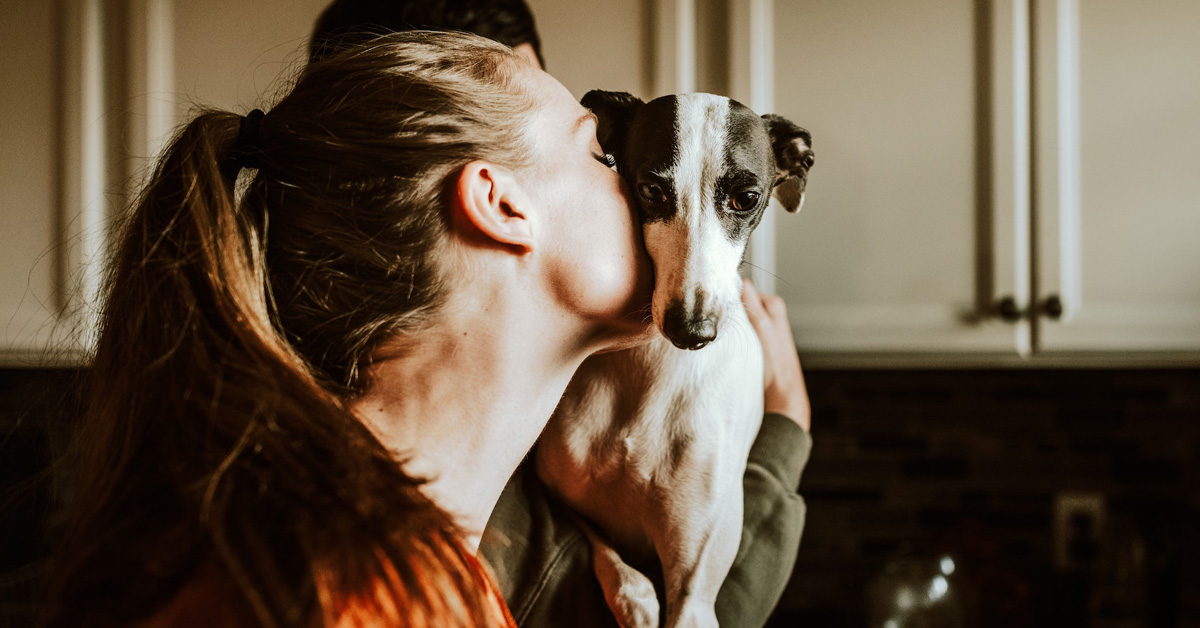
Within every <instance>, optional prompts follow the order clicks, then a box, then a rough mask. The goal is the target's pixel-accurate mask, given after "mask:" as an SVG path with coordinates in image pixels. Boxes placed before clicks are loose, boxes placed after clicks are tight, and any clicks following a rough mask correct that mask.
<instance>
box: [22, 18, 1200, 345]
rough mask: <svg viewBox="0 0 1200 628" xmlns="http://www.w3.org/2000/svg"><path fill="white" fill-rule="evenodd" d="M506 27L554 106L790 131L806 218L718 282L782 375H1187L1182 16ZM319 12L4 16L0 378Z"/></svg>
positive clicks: (774, 226)
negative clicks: (185, 157) (776, 338)
mask: <svg viewBox="0 0 1200 628" xmlns="http://www.w3.org/2000/svg"><path fill="white" fill-rule="evenodd" d="M529 2H530V5H531V6H532V8H533V10H534V12H535V14H536V15H537V18H538V23H539V28H540V31H541V34H542V38H543V47H544V53H545V58H546V60H547V65H548V70H549V71H550V72H551V73H552V74H554V75H555V76H556V77H558V78H559V79H560V80H561V81H562V82H563V83H564V84H565V85H566V86H567V88H568V89H569V90H570V91H571V92H572V93H573V94H574V95H576V96H581V95H582V94H583V93H584V92H586V91H587V90H588V89H592V88H603V89H612V90H625V91H630V92H633V93H635V94H637V95H639V96H643V97H647V98H648V97H653V96H655V95H658V94H663V93H669V92H681V91H711V92H717V93H726V94H729V95H731V96H733V97H735V98H737V99H739V100H741V101H743V102H745V103H746V104H747V105H749V106H751V107H752V108H754V109H755V110H757V111H759V112H767V111H771V112H775V113H779V114H781V115H784V116H787V117H788V118H790V119H792V120H793V121H795V122H797V123H799V124H801V125H803V126H806V127H807V128H809V129H810V130H811V131H812V132H813V135H814V138H815V148H816V152H817V165H816V167H815V169H814V171H813V174H812V181H811V185H810V188H809V194H808V200H807V202H806V205H805V208H804V210H803V211H802V212H801V213H800V214H799V215H797V216H792V215H788V214H784V213H783V212H781V211H779V210H778V209H775V210H772V211H771V212H769V213H768V215H767V216H766V217H765V218H764V221H763V223H762V225H761V226H760V228H759V230H758V231H757V232H756V233H755V235H754V237H753V240H752V244H751V247H750V251H749V252H748V256H747V262H748V263H747V264H746V269H747V273H748V274H750V275H751V276H753V277H754V278H755V279H756V280H757V281H758V282H759V283H760V284H761V285H763V287H764V288H765V289H768V290H773V291H776V292H778V293H780V294H781V295H783V296H784V298H785V299H786V300H787V302H788V310H789V314H790V317H791V322H792V325H793V330H794V332H795V335H796V339H797V343H798V345H799V347H800V349H801V351H802V353H803V354H804V356H805V359H806V362H807V363H808V364H809V365H811V366H822V365H823V366H871V367H875V366H889V365H903V366H914V365H918V366H937V365H972V366H996V365H1014V366H1022V365H1053V364H1060V363H1061V364H1072V365H1110V364H1149V363H1154V364H1168V365H1176V364H1191V365H1195V364H1200V246H1196V245H1195V244H1194V243H1195V241H1196V240H1197V239H1198V238H1197V236H1200V176H1198V175H1197V174H1196V173H1197V172H1200V152H1198V151H1196V150H1195V146H1197V145H1200V106H1198V104H1200V63H1197V60H1200V3H1196V2H1193V1H1191V0H1152V1H1140V0H974V1H972V2H963V1H961V0H654V1H653V2H647V1H645V0H586V1H585V0H529ZM325 4H326V1H325V0H304V1H303V2H293V1H287V0H262V1H259V2H254V3H246V2H241V1H235V0H209V1H201V0H175V1H171V0H122V1H120V2H102V1H101V0H57V1H56V2H40V1H39V2H35V1H34V0H13V1H12V2H7V3H4V5H3V7H2V8H0V12H2V13H0V35H2V37H0V47H2V49H0V52H2V53H3V56H2V57H0V73H2V74H0V79H3V81H4V84H5V85H6V89H5V90H4V91H3V93H0V107H2V108H3V109H2V112H3V114H4V115H3V116H0V138H3V142H4V148H5V150H4V151H3V153H2V154H0V160H2V161H0V164H2V169H0V171H2V172H3V173H4V174H5V181H4V184H3V185H2V186H0V261H3V266H2V267H0V268H2V270H0V361H3V362H5V363H9V364H13V363H16V364H21V363H26V362H27V361H28V360H30V359H36V360H39V361H45V359H46V358H47V356H49V357H51V358H53V359H56V360H58V361H62V360H66V361H71V360H78V359H79V356H83V355H86V351H87V347H88V342H89V340H88V339H89V334H88V330H90V329H91V328H92V321H93V319H94V314H93V311H94V304H95V298H96V296H95V295H96V293H97V290H98V286H99V277H100V269H101V268H102V262H103V259H104V254H105V251H106V250H107V247H108V245H109V240H110V236H109V230H110V227H109V225H110V224H111V223H112V222H113V220H114V218H116V217H119V216H120V214H121V212H122V211H123V209H124V207H125V206H126V205H127V204H128V202H129V198H130V194H131V193H132V191H134V190H136V189H137V187H138V186H139V184H140V181H141V180H142V177H144V174H145V172H146V169H147V168H148V165H149V164H150V163H151V161H152V158H153V156H154V155H155V154H156V153H157V151H158V150H160V148H161V146H162V145H163V143H164V142H165V141H166V139H167V138H168V137H169V136H170V135H171V133H172V131H173V130H174V129H175V128H176V127H177V126H178V125H179V124H181V123H182V122H184V121H186V120H187V119H188V117H189V116H190V114H191V112H192V111H193V110H194V108H195V107H196V106H197V105H211V106H216V107H220V108H226V109H231V110H234V111H241V112H244V111H248V110H249V109H251V108H253V107H255V106H264V105H269V102H270V98H271V96H272V94H271V91H270V90H272V89H273V88H275V87H277V86H278V85H279V83H278V82H277V80H278V79H279V77H280V76H282V75H286V74H287V73H289V72H292V71H295V70H297V69H299V67H300V66H301V65H302V63H303V59H304V45H305V43H306V41H307V35H308V32H309V29H310V28H311V24H312V21H313V19H314V18H315V16H316V15H317V14H318V13H319V11H320V10H321V9H322V8H323V7H324V6H325ZM10 86H11V88H8V87H10Z"/></svg>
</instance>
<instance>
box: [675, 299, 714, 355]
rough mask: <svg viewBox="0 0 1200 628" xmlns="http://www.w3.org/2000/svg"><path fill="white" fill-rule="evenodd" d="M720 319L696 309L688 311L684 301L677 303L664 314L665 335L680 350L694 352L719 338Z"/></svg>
mask: <svg viewBox="0 0 1200 628" xmlns="http://www.w3.org/2000/svg"><path fill="white" fill-rule="evenodd" d="M718 323H720V317H719V316H718V315H716V314H714V313H711V312H704V311H703V310H702V308H699V307H696V308H693V309H691V311H689V310H688V308H687V307H685V306H684V304H683V301H675V302H673V303H671V304H670V305H668V306H667V309H666V311H664V312H663V321H662V326H663V330H662V331H663V335H664V336H666V337H667V340H670V341H671V344H673V345H675V346H676V347H679V348H680V349H687V350H688V351H694V350H696V349H700V348H702V347H704V345H707V344H708V343H710V342H712V341H713V340H715V339H716V337H717V324H718Z"/></svg>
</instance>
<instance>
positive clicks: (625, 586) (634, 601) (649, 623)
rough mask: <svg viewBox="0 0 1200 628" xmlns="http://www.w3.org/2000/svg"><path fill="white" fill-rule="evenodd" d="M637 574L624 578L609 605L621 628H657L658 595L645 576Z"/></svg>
mask: <svg viewBox="0 0 1200 628" xmlns="http://www.w3.org/2000/svg"><path fill="white" fill-rule="evenodd" d="M627 569H628V567H627ZM631 571H632V570H631ZM637 575H638V577H637V578H625V580H624V582H622V584H621V587H620V588H619V589H618V590H617V593H616V595H615V596H613V599H612V600H611V601H610V602H609V606H610V607H611V608H612V611H613V615H614V616H615V617H616V618H617V624H618V625H620V626H621V628H658V618H659V607H658V595H657V594H655V592H654V585H653V584H650V581H649V580H647V579H646V577H645V576H642V574H640V573H638V574H637Z"/></svg>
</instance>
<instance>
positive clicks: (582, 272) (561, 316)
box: [353, 66, 654, 548]
mask: <svg viewBox="0 0 1200 628" xmlns="http://www.w3.org/2000/svg"><path fill="white" fill-rule="evenodd" d="M520 71H521V72H522V80H525V81H527V82H528V88H529V90H530V92H531V94H532V95H533V98H534V100H535V103H536V104H535V110H534V111H533V112H532V114H531V117H532V122H531V124H529V125H528V127H527V128H528V129H529V130H528V134H529V138H528V143H529V145H530V146H531V147H532V149H531V150H532V151H533V155H532V160H531V161H532V165H531V166H530V167H528V168H522V169H520V170H517V171H509V170H507V169H505V168H503V167H501V166H498V165H496V164H492V163H489V162H487V161H483V160H477V161H473V162H471V163H469V164H467V165H466V166H464V168H463V169H462V171H461V172H460V173H459V175H458V181H457V184H456V186H455V196H454V197H453V199H452V200H451V206H450V207H449V211H450V214H451V216H452V217H451V221H450V222H451V228H452V231H453V234H452V235H451V236H450V237H451V240H452V246H453V247H454V249H455V250H456V255H455V256H454V258H455V259H456V261H455V262H454V263H461V264H462V266H461V268H457V269H455V268H451V269H449V272H452V273H455V282H454V284H453V287H451V288H450V289H449V293H448V294H447V297H446V299H447V301H446V304H445V305H444V306H443V307H442V308H440V309H439V310H438V312H437V313H436V315H434V316H433V319H432V320H431V321H430V322H429V324H428V325H426V326H425V327H423V328H422V329H421V332H420V333H419V334H412V335H407V336H404V337H398V338H395V339H392V340H391V341H388V342H385V343H383V346H382V347H380V349H379V350H378V351H377V352H376V353H375V354H374V355H373V356H372V357H373V360H372V364H371V367H370V370H369V375H368V379H369V384H368V386H367V390H366V391H365V393H364V394H363V395H362V396H360V397H358V398H357V399H355V401H354V403H353V411H354V413H355V414H356V415H357V416H358V417H359V418H360V419H361V420H362V421H363V422H364V423H365V424H366V425H368V426H369V427H370V428H371V430H372V431H373V432H375V434H376V435H377V436H378V437H379V439H380V440H381V441H382V442H383V443H384V444H385V445H386V446H388V447H389V448H390V449H392V450H393V451H394V452H395V453H396V455H397V456H398V457H399V458H400V459H404V460H407V462H406V463H405V470H406V471H407V472H409V473H411V474H413V475H415V476H417V477H424V478H429V480H430V481H429V483H428V484H426V485H425V487H424V489H423V490H424V491H425V492H426V493H427V494H428V495H429V496H430V497H431V498H432V499H433V500H434V501H435V502H437V504H438V505H439V506H441V507H443V508H445V509H446V510H447V511H448V512H450V513H451V514H452V515H454V517H455V518H456V521H457V523H458V524H459V525H460V526H461V527H462V529H463V530H464V533H465V535H466V542H467V544H468V545H469V546H470V547H472V548H474V547H476V546H477V544H478V541H479V535H480V534H482V531H483V528H484V525H485V524H486V522H487V519H488V516H489V515H490V514H491V512H492V509H493V507H494V506H495V504H496V500H497V499H498V498H499V496H500V492H501V490H502V489H503V488H504V485H505V483H506V482H507V480H508V478H509V477H511V475H512V473H513V471H515V470H516V468H517V466H518V465H519V464H520V463H521V461H522V459H524V457H525V455H526V454H527V453H528V451H529V449H530V447H532V446H533V443H534V441H535V440H537V438H538V436H539V434H541V432H542V430H543V428H545V426H546V423H547V421H549V419H550V415H551V414H552V413H553V412H554V409H555V407H556V406H557V405H558V403H559V400H560V399H561V398H562V394H563V391H564V390H565V389H566V387H567V383H568V382H569V381H570V379H571V377H572V376H573V375H574V373H575V371H576V370H577V369H578V368H579V365H580V364H582V363H583V361H584V360H585V359H586V358H587V357H588V356H589V355H591V354H593V353H595V352H598V351H607V350H613V349H617V348H621V347H627V346H631V345H634V344H636V343H638V342H641V341H644V340H647V339H649V338H650V337H651V335H652V334H653V333H654V332H653V326H652V324H651V322H650V320H649V317H648V314H647V307H648V305H649V302H650V294H651V291H652V288H653V270H652V266H651V262H650V259H649V257H648V256H647V254H646V252H645V249H644V247H643V246H642V238H641V228H640V224H639V223H638V221H637V219H636V216H635V214H634V206H633V204H632V202H631V197H630V195H629V194H628V191H627V190H626V187H625V185H624V184H623V183H622V180H621V178H620V177H619V176H618V175H617V173H616V172H614V171H613V170H612V169H611V168H609V167H608V166H607V165H606V164H605V163H604V161H605V160H604V158H603V155H601V154H600V146H599V144H598V143H597V141H596V126H595V120H594V118H593V117H592V116H591V114H590V113H588V112H587V111H586V110H585V109H584V108H583V107H581V106H580V105H579V104H578V103H577V102H576V101H575V99H574V98H573V97H572V96H571V94H570V93H569V92H568V91H567V90H566V89H565V88H564V87H563V86H562V85H561V84H559V83H558V81H556V80H554V79H553V78H551V77H550V76H549V75H548V74H546V73H544V72H542V71H541V70H537V69H535V68H533V67H530V66H524V67H523V68H522V69H521V70H520Z"/></svg>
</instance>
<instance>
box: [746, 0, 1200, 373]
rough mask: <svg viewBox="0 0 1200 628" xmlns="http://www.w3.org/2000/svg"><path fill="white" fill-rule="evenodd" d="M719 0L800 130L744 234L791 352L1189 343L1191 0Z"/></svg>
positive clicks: (1031, 352)
mask: <svg viewBox="0 0 1200 628" xmlns="http://www.w3.org/2000/svg"><path fill="white" fill-rule="evenodd" d="M733 4H734V5H735V6H737V5H742V6H746V7H750V8H751V10H755V11H758V13H759V19H758V21H757V22H753V23H752V24H751V25H750V27H749V28H747V29H746V30H744V31H742V33H741V34H740V35H738V34H735V35H733V36H732V38H733V39H738V38H746V39H755V38H762V37H765V38H768V39H770V41H772V44H771V48H770V51H769V53H768V54H767V55H764V56H767V57H769V58H768V59H767V61H766V64H768V65H772V66H773V69H772V70H771V71H770V73H769V74H766V73H764V72H763V71H762V69H761V67H754V66H749V67H742V68H737V67H734V68H733V71H734V72H739V71H740V72H741V73H742V74H743V75H744V76H749V77H755V80H757V81H758V82H759V83H764V84H765V85H763V86H760V87H759V90H760V91H765V92H766V93H768V94H769V95H771V96H773V101H772V102H770V103H769V104H770V105H773V107H772V108H774V109H775V110H776V111H777V112H778V113H781V114H783V115H785V116H788V117H790V118H791V119H793V120H795V121H797V122H799V123H800V124H802V125H806V126H808V128H809V129H810V130H811V131H812V132H813V135H814V143H815V148H816V153H817V165H816V167H815V168H814V171H813V175H812V182H811V187H810V192H809V199H808V201H807V204H806V206H805V209H804V211H803V212H802V214H801V215H800V216H799V217H796V218H793V217H790V216H779V217H777V220H776V225H775V229H774V231H773V232H772V233H769V234H760V235H764V236H765V237H766V238H769V239H770V242H769V245H771V246H773V248H774V251H775V253H774V256H773V262H774V264H773V266H771V272H772V273H773V274H775V275H778V276H779V280H778V281H777V282H776V284H775V288H776V289H777V290H778V291H779V293H780V294H782V295H783V296H784V297H785V298H786V300H787V301H788V308H789V313H790V315H791V317H792V318H791V320H792V323H793V329H794V331H795V334H796V338H797V342H798V344H799V345H800V347H801V350H802V352H803V353H805V354H806V355H809V356H810V357H811V361H812V363H824V364H833V363H836V364H856V363H863V362H864V360H865V362H867V363H871V364H887V363H891V362H899V363H906V364H938V363H971V364H982V365H995V364H1022V363H1025V364H1051V363H1056V362H1065V363H1073V364H1109V363H1135V362H1149V361H1153V362H1155V363H1165V364H1183V363H1191V364H1195V363H1197V362H1200V359H1198V356H1200V246H1197V245H1196V241H1197V237H1198V236H1200V175H1198V174H1197V173H1200V152H1197V151H1196V150H1195V146H1197V145H1198V141H1200V63H1198V61H1200V4H1197V3H1195V2H1188V1H1187V0H1178V1H1172V0H1154V1H1153V2H1145V1H1139V0H1024V1H1022V0H980V1H977V2H960V1H958V0H916V1H908V0H906V1H903V2H901V1H898V0H888V1H878V0H806V1H804V2H799V1H782V0H781V1H775V2H771V1H759V0H753V1H751V0H746V1H744V2H734V3H733ZM764 15H765V17H764Z"/></svg>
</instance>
